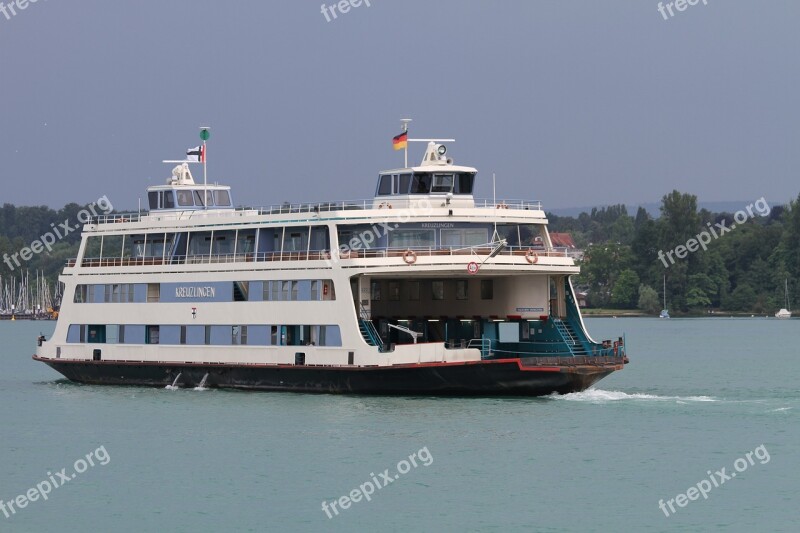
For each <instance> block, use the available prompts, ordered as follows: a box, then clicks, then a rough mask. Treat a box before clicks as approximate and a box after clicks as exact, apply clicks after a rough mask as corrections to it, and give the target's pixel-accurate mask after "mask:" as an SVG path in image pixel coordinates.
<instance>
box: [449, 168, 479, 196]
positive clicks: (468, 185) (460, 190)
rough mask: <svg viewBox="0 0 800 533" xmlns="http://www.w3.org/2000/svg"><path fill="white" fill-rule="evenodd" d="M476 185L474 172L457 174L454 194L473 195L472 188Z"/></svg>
mask: <svg viewBox="0 0 800 533" xmlns="http://www.w3.org/2000/svg"><path fill="white" fill-rule="evenodd" d="M474 184H475V173H474V172H462V173H459V174H456V183H455V189H454V190H453V193H454V194H472V187H473V186H474Z"/></svg>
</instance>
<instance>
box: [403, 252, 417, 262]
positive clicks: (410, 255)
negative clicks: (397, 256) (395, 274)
mask: <svg viewBox="0 0 800 533" xmlns="http://www.w3.org/2000/svg"><path fill="white" fill-rule="evenodd" d="M403 261H405V262H406V264H407V265H413V264H414V263H416V262H417V254H416V252H415V251H414V250H406V253H404V254H403Z"/></svg>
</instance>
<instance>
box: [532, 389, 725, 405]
mask: <svg viewBox="0 0 800 533" xmlns="http://www.w3.org/2000/svg"><path fill="white" fill-rule="evenodd" d="M548 398H552V399H554V400H566V401H570V402H591V403H606V402H619V401H624V400H633V401H655V402H679V403H688V402H717V401H719V400H718V399H716V398H713V397H711V396H657V395H655V394H643V393H634V394H628V393H627V392H622V391H607V390H602V389H588V390H585V391H583V392H571V393H569V394H563V395H558V394H555V393H554V394H551V395H550V396H548Z"/></svg>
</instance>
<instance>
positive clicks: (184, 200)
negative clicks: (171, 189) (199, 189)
mask: <svg viewBox="0 0 800 533" xmlns="http://www.w3.org/2000/svg"><path fill="white" fill-rule="evenodd" d="M176 192H177V193H178V205H179V206H181V207H186V206H193V205H194V200H193V199H192V191H176Z"/></svg>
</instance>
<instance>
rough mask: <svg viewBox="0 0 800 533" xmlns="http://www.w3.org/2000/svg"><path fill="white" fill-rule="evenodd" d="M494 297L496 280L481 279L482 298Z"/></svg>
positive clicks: (490, 298) (489, 298)
mask: <svg viewBox="0 0 800 533" xmlns="http://www.w3.org/2000/svg"><path fill="white" fill-rule="evenodd" d="M492 299H494V280H491V279H482V280H481V300H492Z"/></svg>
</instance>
